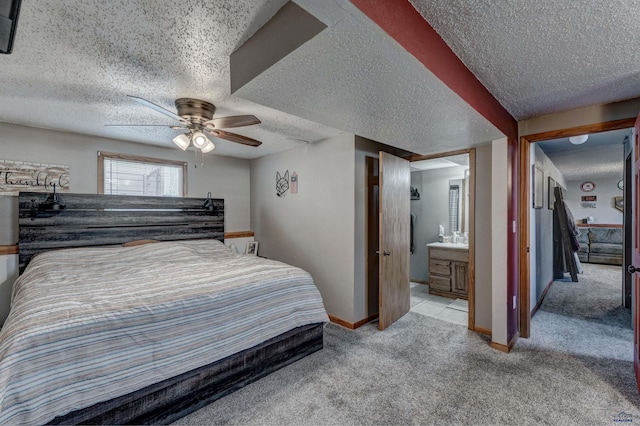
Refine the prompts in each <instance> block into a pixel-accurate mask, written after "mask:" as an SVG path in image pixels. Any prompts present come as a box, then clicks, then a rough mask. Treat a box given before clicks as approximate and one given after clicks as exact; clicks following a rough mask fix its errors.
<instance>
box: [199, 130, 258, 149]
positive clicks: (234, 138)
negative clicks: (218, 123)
mask: <svg viewBox="0 0 640 426" xmlns="http://www.w3.org/2000/svg"><path fill="white" fill-rule="evenodd" d="M209 131H210V132H211V133H212V134H213V135H214V136H216V137H218V138H220V139H225V140H228V141H231V142H237V143H241V144H243V145H249V146H254V147H255V146H260V145H262V142H260V141H257V140H255V139H251V138H248V137H246V136H242V135H238V134H235V133H229V132H225V131H224V130H218V129H216V130H209Z"/></svg>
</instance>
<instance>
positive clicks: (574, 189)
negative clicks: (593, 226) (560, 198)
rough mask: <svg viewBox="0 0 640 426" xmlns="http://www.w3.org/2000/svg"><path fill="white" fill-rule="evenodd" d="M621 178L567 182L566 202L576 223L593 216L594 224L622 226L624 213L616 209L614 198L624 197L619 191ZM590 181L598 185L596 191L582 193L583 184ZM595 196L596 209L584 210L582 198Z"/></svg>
mask: <svg viewBox="0 0 640 426" xmlns="http://www.w3.org/2000/svg"><path fill="white" fill-rule="evenodd" d="M620 179H622V171H620V176H618V177H615V178H611V179H597V178H596V179H580V180H574V181H568V182H567V195H566V197H565V201H566V202H567V204H568V205H569V208H570V209H571V213H573V217H574V218H575V219H576V222H579V221H580V219H583V218H586V217H589V216H593V219H594V220H593V223H598V224H616V225H622V212H621V211H620V210H618V209H616V208H615V207H614V203H613V198H614V197H621V196H623V191H622V190H621V189H618V181H620ZM585 180H589V181H591V182H593V183H595V184H596V189H594V190H593V191H591V192H582V189H581V188H580V186H581V185H582V182H584V181H585ZM583 195H595V196H597V197H598V201H597V202H596V203H597V204H596V208H595V209H592V208H586V209H585V208H582V201H581V200H582V196H583Z"/></svg>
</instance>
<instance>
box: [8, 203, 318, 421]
mask: <svg viewBox="0 0 640 426" xmlns="http://www.w3.org/2000/svg"><path fill="white" fill-rule="evenodd" d="M69 195H71V194H69ZM20 197H21V201H20V206H21V213H20V215H21V219H20V220H21V243H20V250H21V262H22V261H23V260H24V261H25V262H26V263H27V264H28V266H27V264H25V268H24V273H23V274H22V275H21V276H20V278H19V279H18V280H17V282H16V284H15V286H14V294H13V300H12V307H11V311H10V314H9V317H8V318H7V321H6V323H5V325H4V327H3V328H2V330H1V331H0V424H3V425H4V424H43V423H52V424H77V423H93V424H95V423H107V424H121V423H155V424H157V423H168V422H171V421H173V420H175V419H177V418H179V417H181V416H183V415H185V414H187V413H189V412H191V411H193V410H195V409H197V408H200V407H202V406H204V405H206V404H207V403H209V402H211V401H213V400H215V399H217V398H219V397H221V396H224V395H225V394H227V393H230V392H232V391H233V390H235V389H238V388H240V387H242V386H244V385H246V384H247V383H250V382H251V381H253V380H256V379H257V378H260V377H262V376H264V375H266V374H269V373H270V372H272V371H274V370H276V369H278V368H281V367H282V366H284V365H287V364H289V363H291V362H294V361H295V360H297V359H300V358H302V357H304V356H306V355H308V354H310V353H313V352H315V351H317V350H319V349H321V348H322V329H323V326H324V324H325V323H326V321H327V320H328V318H327V314H326V312H325V310H324V308H323V305H322V299H321V297H320V294H319V292H318V290H317V288H316V286H315V285H314V283H313V280H312V278H311V276H310V275H309V274H308V273H306V272H305V271H303V270H301V269H299V268H295V267H293V266H290V265H286V264H284V263H281V262H276V261H272V260H268V259H263V258H259V257H257V256H247V255H240V254H237V253H235V252H234V251H231V250H230V249H228V248H227V247H225V246H224V245H223V244H222V243H221V242H220V241H218V240H216V239H212V238H203V239H190V240H183V239H181V238H183V237H182V234H180V233H178V234H173V235H174V237H167V238H163V236H162V235H161V233H158V232H157V229H156V230H155V231H154V232H155V234H154V235H151V234H148V233H147V235H145V236H150V237H152V236H155V237H156V238H154V239H156V240H157V239H165V240H172V239H175V235H178V236H179V237H178V238H180V239H179V240H178V241H161V242H156V243H149V244H142V245H135V246H130V247H122V246H113V237H111V236H109V237H107V240H106V241H109V243H108V244H103V246H102V247H94V246H90V245H89V244H88V242H90V240H91V239H87V238H85V237H86V235H87V232H88V231H86V229H90V230H91V232H93V233H95V231H96V228H95V226H96V225H95V224H94V225H88V224H85V225H83V226H82V227H81V228H82V229H81V230H78V226H77V225H69V227H71V228H73V229H75V230H76V232H75V235H76V237H77V236H79V235H80V236H82V237H81V238H79V239H78V241H80V243H79V244H80V245H81V247H80V248H68V249H64V250H51V248H50V247H49V246H47V249H44V250H43V253H40V254H38V255H37V256H35V257H33V256H34V253H32V251H34V250H40V249H39V248H35V245H38V244H40V245H43V244H44V240H45V239H41V240H37V239H33V244H32V245H30V244H29V243H28V242H25V243H24V245H23V242H22V241H23V239H22V233H23V232H22V231H23V230H22V222H23V219H24V221H25V222H27V221H28V223H27V225H25V228H26V227H28V226H31V227H33V226H37V225H36V224H37V223H39V218H38V216H39V215H40V212H41V211H43V210H42V209H40V208H39V207H37V206H36V207H34V204H33V201H32V200H33V197H34V195H33V194H29V195H24V196H23V194H21V195H20ZM74 197H75V195H73V196H71V197H65V198H67V199H68V200H71V199H73V198H74ZM91 197H93V198H91V200H94V201H92V202H95V200H96V198H95V197H96V196H91ZM144 198H147V197H144ZM182 200H183V201H182V202H184V199H182ZM38 201H39V202H46V200H42V199H38ZM38 201H36V204H37V202H38ZM102 201H104V200H102ZM143 201H145V202H147V203H146V204H145V203H142V204H141V205H143V206H144V211H147V212H148V211H149V204H148V201H149V200H143ZM74 203H75V201H74V202H72V203H68V202H67V204H66V206H65V208H64V209H63V210H66V209H69V210H68V211H67V212H68V213H57V216H56V214H55V213H52V212H47V211H45V214H44V216H48V217H47V218H46V220H45V222H47V223H49V222H52V219H51V218H52V217H54V216H55V217H57V218H58V219H59V220H58V219H56V220H55V221H57V222H64V221H65V220H66V219H64V217H63V216H64V215H65V214H70V215H71V216H73V214H72V213H71V212H72V211H73V210H82V208H79V207H78V208H77V209H76V208H75V207H74V206H75V204H74ZM163 203H165V204H163V206H162V210H163V211H165V212H166V211H168V210H167V205H166V203H167V201H166V200H163ZM207 203H208V201H207V200H194V201H193V206H198V205H200V206H203V205H206V204H207ZM80 205H82V207H86V203H84V204H83V203H80V204H78V206H80ZM193 206H191V207H189V208H187V209H186V210H193ZM23 207H24V211H23ZM34 209H35V210H34ZM45 210H46V209H45ZM215 210H216V211H212V210H211V209H210V203H209V206H207V211H208V212H211V215H210V217H209V219H210V220H211V219H212V218H213V217H215V218H217V219H219V216H220V214H221V213H222V211H220V205H219V204H218V206H217V207H216V208H215ZM89 211H91V212H95V211H105V212H107V214H108V215H109V214H111V213H109V212H110V211H116V212H118V213H117V216H124V214H123V213H122V211H123V210H122V209H117V210H112V209H105V208H104V205H102V207H99V208H97V209H95V210H94V209H93V208H91V209H89ZM176 211H178V210H176ZM192 213H193V212H192ZM88 216H91V215H88ZM165 216H166V215H165ZM196 216H197V215H196ZM34 218H35V219H34ZM217 219H216V220H212V221H211V222H210V223H212V224H214V225H213V226H218V227H219V220H217ZM107 222H108V221H107ZM125 222H126V221H125ZM168 222H171V223H172V224H174V225H175V224H176V223H179V224H180V226H182V227H184V226H188V225H185V222H184V221H183V222H178V221H175V220H168ZM34 223H35V224H34ZM205 223H209V222H206V221H200V222H199V225H198V226H200V227H203V226H204V225H203V224H205ZM59 225H60V224H59V223H58V224H57V225H56V226H57V227H59ZM40 226H46V227H49V226H50V225H40ZM65 226H66V225H65ZM91 226H93V228H87V227H91ZM130 226H131V225H127V226H113V224H110V225H109V227H112V228H120V229H117V230H116V232H117V233H122V232H123V228H126V227H130ZM144 226H146V225H144ZM144 226H143V225H140V224H138V225H134V227H135V228H137V230H138V231H139V228H141V227H144ZM158 226H160V225H159V223H158V222H154V227H155V228H157V227H158ZM204 227H205V228H206V226H204ZM103 231H104V230H103V229H100V230H99V232H98V234H101V235H102V234H103V233H104V232H103ZM38 232H39V233H40V234H46V233H47V232H45V231H43V230H39V231H38ZM208 232H211V230H208V231H206V232H204V234H207V233H208ZM216 232H217V231H216ZM126 233H127V232H125V234H126ZM27 234H28V235H32V234H33V231H29V232H27V231H25V235H27ZM62 234H64V235H69V233H68V232H66V233H63V232H58V233H57V234H56V237H55V238H53V239H54V240H56V239H57V240H59V241H62V242H63V245H64V246H65V247H68V246H70V245H71V246H73V244H69V241H70V239H69V238H68V237H66V236H65V237H62V238H61V237H60V235H62ZM169 234H172V232H169ZM197 235H198V234H191V236H192V237H193V236H197ZM136 236H137V237H140V236H141V233H140V232H137V233H136ZM209 237H210V235H209ZM100 238H102V237H100ZM27 239H28V238H25V241H26V240H27ZM102 241H104V240H102ZM94 242H95V241H94ZM44 245H47V244H44ZM23 246H24V247H25V253H29V254H28V255H27V254H25V256H22V254H23V253H22V249H23ZM31 257H33V258H31ZM21 266H22V265H21Z"/></svg>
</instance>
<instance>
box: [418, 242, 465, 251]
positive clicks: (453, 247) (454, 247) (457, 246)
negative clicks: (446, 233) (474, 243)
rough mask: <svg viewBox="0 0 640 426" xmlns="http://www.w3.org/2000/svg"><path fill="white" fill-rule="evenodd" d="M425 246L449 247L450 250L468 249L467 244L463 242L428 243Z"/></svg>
mask: <svg viewBox="0 0 640 426" xmlns="http://www.w3.org/2000/svg"><path fill="white" fill-rule="evenodd" d="M427 247H434V248H435V247H437V248H444V249H451V250H469V244H463V243H457V244H454V243H429V244H427Z"/></svg>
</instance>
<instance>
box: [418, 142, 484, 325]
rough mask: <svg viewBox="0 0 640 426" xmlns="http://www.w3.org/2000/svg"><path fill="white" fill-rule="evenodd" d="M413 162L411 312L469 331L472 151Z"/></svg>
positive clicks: (472, 211)
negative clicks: (462, 326)
mask: <svg viewBox="0 0 640 426" xmlns="http://www.w3.org/2000/svg"><path fill="white" fill-rule="evenodd" d="M412 160H414V161H412V162H411V202H410V203H411V225H412V226H411V255H410V271H411V311H413V312H415V313H418V314H422V315H427V316H431V317H435V318H438V319H441V320H443V321H448V322H454V323H458V324H464V325H467V326H468V327H469V328H470V329H473V328H474V312H473V311H474V310H473V306H474V305H473V300H474V291H473V290H474V287H473V284H474V277H473V271H474V263H473V262H474V250H473V241H474V233H473V231H474V229H473V227H474V226H473V225H474V216H473V215H474V206H475V181H474V177H475V170H474V166H475V150H468V151H464V152H456V153H455V155H447V154H444V155H443V156H429V157H415V158H414V159H412ZM470 308H471V309H470Z"/></svg>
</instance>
